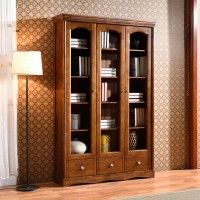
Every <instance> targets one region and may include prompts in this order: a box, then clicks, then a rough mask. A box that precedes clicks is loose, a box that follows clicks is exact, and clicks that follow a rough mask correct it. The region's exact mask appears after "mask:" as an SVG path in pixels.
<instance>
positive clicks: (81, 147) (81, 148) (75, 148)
mask: <svg viewBox="0 0 200 200" xmlns="http://www.w3.org/2000/svg"><path fill="white" fill-rule="evenodd" d="M86 150H87V146H86V145H85V144H84V143H83V142H81V141H78V140H76V139H75V140H74V141H71V152H72V154H83V153H85V152H86Z"/></svg>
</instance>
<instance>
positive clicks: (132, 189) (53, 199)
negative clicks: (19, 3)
mask: <svg viewBox="0 0 200 200" xmlns="http://www.w3.org/2000/svg"><path fill="white" fill-rule="evenodd" d="M190 188H200V170H177V171H167V172H156V174H155V178H150V179H135V180H128V181H116V182H107V183H100V184H88V185H78V186H70V187H59V186H57V185H56V184H54V183H50V184H45V185H41V186H40V188H39V189H38V190H36V191H33V192H27V193H24V192H17V191H16V190H15V188H5V189H0V200H100V199H101V200H102V199H104V200H111V199H115V198H119V197H125V196H134V195H142V194H145V195H146V194H155V193H162V192H169V191H177V190H184V189H190Z"/></svg>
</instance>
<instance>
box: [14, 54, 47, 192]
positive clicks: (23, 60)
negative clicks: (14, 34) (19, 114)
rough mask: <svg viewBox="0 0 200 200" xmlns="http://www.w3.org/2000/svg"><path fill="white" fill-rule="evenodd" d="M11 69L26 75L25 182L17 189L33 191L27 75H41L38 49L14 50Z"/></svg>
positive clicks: (15, 72)
mask: <svg viewBox="0 0 200 200" xmlns="http://www.w3.org/2000/svg"><path fill="white" fill-rule="evenodd" d="M12 71H13V73H14V74H18V75H25V76H26V134H25V137H26V143H25V148H26V150H25V153H26V184H24V185H20V186H17V190H18V191H33V190H35V189H36V188H37V186H35V185H30V184H29V132H28V76H29V75H42V74H43V72H42V59H41V52H40V51H16V52H14V53H13V62H12Z"/></svg>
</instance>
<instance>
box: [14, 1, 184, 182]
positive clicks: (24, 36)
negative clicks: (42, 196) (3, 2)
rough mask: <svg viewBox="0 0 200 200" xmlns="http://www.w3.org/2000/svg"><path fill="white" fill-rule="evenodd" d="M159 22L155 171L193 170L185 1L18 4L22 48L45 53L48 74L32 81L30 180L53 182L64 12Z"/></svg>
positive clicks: (21, 99)
mask: <svg viewBox="0 0 200 200" xmlns="http://www.w3.org/2000/svg"><path fill="white" fill-rule="evenodd" d="M60 13H68V14H81V15H91V16H100V17H115V18H127V19H128V18H129V19H134V20H144V21H154V22H156V26H155V46H154V57H155V59H154V78H155V80H154V84H155V97H154V102H155V108H154V109H155V114H154V122H155V126H154V132H155V133H154V134H155V139H154V143H155V170H157V171H159V170H170V169H184V168H187V156H188V151H187V149H188V148H187V131H185V117H184V112H185V102H184V92H185V90H184V84H185V83H184V73H185V72H184V1H183V0H168V1H167V0H159V1H157V0H151V1H149V0H110V1H107V0H101V1H100V0H82V1H79V0H72V1H66V0H51V1H48V0H18V1H17V19H18V23H17V24H18V29H19V31H18V49H19V50H41V51H42V57H43V64H44V76H41V77H31V78H30V87H29V89H30V90H29V91H30V95H29V112H30V118H29V120H30V124H29V129H30V162H31V163H30V178H31V181H33V182H43V181H51V180H53V172H54V150H55V149H54V119H53V117H54V67H53V61H54V60H53V54H54V53H53V41H54V39H53V23H52V20H51V17H53V16H55V15H57V14H60ZM24 85H25V80H24V77H20V78H19V107H18V111H19V112H18V113H19V114H18V128H19V165H20V167H19V181H20V182H23V181H24V178H23V177H24V174H25V171H24V166H25V162H24V129H25V127H24V120H25V107H24V106H25V99H24V98H25V94H24V92H25V89H24Z"/></svg>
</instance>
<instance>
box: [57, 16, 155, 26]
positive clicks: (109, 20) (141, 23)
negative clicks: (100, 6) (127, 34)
mask: <svg viewBox="0 0 200 200" xmlns="http://www.w3.org/2000/svg"><path fill="white" fill-rule="evenodd" d="M53 19H54V20H55V21H60V20H66V21H73V22H90V23H99V24H114V25H132V26H140V27H154V26H155V22H146V21H136V20H130V19H120V18H102V17H94V16H84V15H70V14H60V15H57V16H55V17H53Z"/></svg>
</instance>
